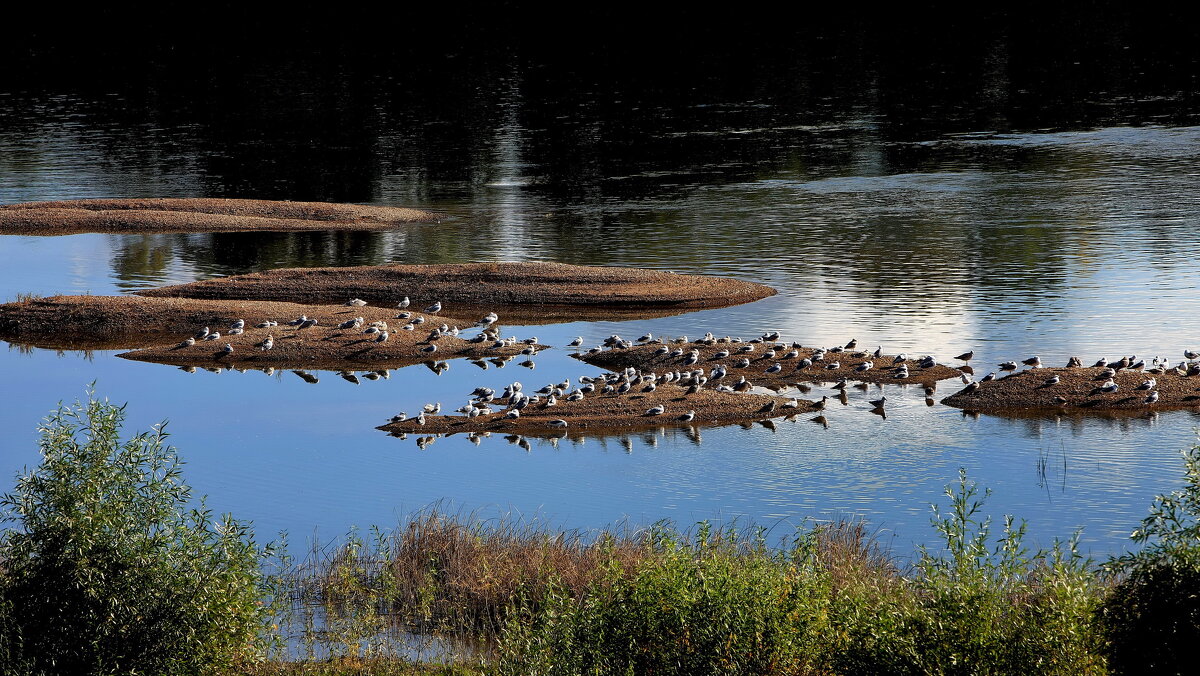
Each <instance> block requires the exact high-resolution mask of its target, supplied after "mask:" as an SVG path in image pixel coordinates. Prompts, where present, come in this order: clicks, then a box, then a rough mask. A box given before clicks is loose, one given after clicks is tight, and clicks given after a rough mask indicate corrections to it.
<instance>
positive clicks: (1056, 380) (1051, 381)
mask: <svg viewBox="0 0 1200 676" xmlns="http://www.w3.org/2000/svg"><path fill="white" fill-rule="evenodd" d="M1061 381H1062V378H1059V377H1058V375H1057V374H1056V375H1053V376H1050V377H1049V378H1047V379H1046V384H1047V385H1057V384H1059V383H1060V382H1061Z"/></svg>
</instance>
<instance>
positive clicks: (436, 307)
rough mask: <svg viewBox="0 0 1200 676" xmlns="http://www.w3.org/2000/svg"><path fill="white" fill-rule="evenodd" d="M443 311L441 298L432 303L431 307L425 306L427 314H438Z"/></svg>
mask: <svg viewBox="0 0 1200 676" xmlns="http://www.w3.org/2000/svg"><path fill="white" fill-rule="evenodd" d="M441 311H442V301H440V300H439V301H436V302H435V303H434V304H433V305H430V306H429V307H427V308H425V314H427V315H436V314H437V313H439V312H441Z"/></svg>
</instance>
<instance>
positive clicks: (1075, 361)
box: [1067, 357, 1083, 369]
mask: <svg viewBox="0 0 1200 676" xmlns="http://www.w3.org/2000/svg"><path fill="white" fill-rule="evenodd" d="M1082 366H1083V360H1082V359H1080V358H1079V357H1071V358H1070V359H1068V360H1067V368H1069V369H1077V368H1080V367H1082Z"/></svg>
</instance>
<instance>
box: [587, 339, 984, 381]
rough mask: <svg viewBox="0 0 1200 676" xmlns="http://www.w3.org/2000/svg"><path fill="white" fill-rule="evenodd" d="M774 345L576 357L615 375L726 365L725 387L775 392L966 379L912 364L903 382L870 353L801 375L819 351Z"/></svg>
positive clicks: (887, 360) (648, 348)
mask: <svg viewBox="0 0 1200 676" xmlns="http://www.w3.org/2000/svg"><path fill="white" fill-rule="evenodd" d="M746 345H753V347H754V351H753V352H746V353H741V352H738V350H739V349H741V348H742V347H744V346H746ZM772 345H775V343H745V342H743V343H717V344H716V345H701V344H699V343H696V342H695V341H693V342H689V343H686V344H677V343H670V344H667V345H666V347H668V348H670V349H671V350H675V349H677V348H681V349H682V350H683V352H684V354H683V356H672V355H670V354H658V351H659V349H660V348H662V347H663V345H661V344H651V345H635V346H633V347H630V348H625V349H622V348H617V349H605V350H604V351H603V352H600V353H598V354H594V355H589V354H586V353H576V354H573V355H572V356H574V357H575V358H577V359H580V360H582V361H585V362H587V363H589V364H592V365H593V366H599V367H600V368H605V369H610V370H615V369H623V368H627V367H630V366H632V367H634V368H637V369H640V370H643V371H663V370H667V369H670V370H687V369H698V368H703V369H704V370H705V371H706V372H711V370H712V368H713V367H714V366H716V365H718V364H723V365H725V367H726V370H727V371H728V375H726V376H725V378H724V379H723V380H722V381H721V382H724V383H726V384H729V385H732V384H733V383H734V382H736V381H737V380H738V379H739V377H741V376H745V378H746V380H748V381H750V383H752V384H754V385H757V386H761V387H771V388H776V387H783V386H787V385H789V384H791V383H821V382H834V381H837V380H838V379H840V378H845V379H846V380H850V381H859V382H866V383H884V384H893V385H912V384H916V385H926V386H932V385H934V384H935V383H937V382H938V381H939V380H945V379H947V378H958V377H960V376H961V375H962V372H961V371H959V370H958V369H955V368H951V367H949V366H943V365H941V364H936V365H934V366H933V367H932V368H927V369H923V368H921V367H920V366H918V360H915V359H909V360H907V361H906V362H905V363H906V364H908V368H909V372H908V373H909V375H908V377H907V378H897V377H896V375H895V372H894V370H893V361H892V360H893V359H894V357H893V356H891V355H883V356H881V357H879V358H873V357H871V356H870V355H869V354H868V353H866V352H858V351H846V352H840V353H827V354H826V355H825V361H824V362H816V363H814V364H813V365H812V366H809V367H807V368H804V369H799V368H797V367H798V365H799V362H800V361H801V360H802V359H806V358H811V357H812V354H813V351H814V350H815V349H816V348H811V347H800V348H796V351H797V352H799V355H797V356H796V357H792V358H785V355H786V354H787V353H788V352H790V351H791V350H792V347H791V343H783V344H781V345H782V347H776V348H775V350H774V351H775V353H776V355H775V357H767V356H766V353H767V351H768V350H769V349H771V347H772ZM693 349H694V350H697V351H699V353H700V359H699V360H698V361H697V362H696V363H695V364H694V365H690V366H689V365H687V363H686V362H687V361H688V353H689V352H690V351H691V350H693ZM723 350H728V351H729V352H730V355H729V356H728V357H723V358H722V357H717V354H718V353H720V352H721V351H723ZM741 359H749V360H750V365H749V366H746V367H738V366H737V364H738V362H739V361H740V360H741ZM866 361H872V362H874V364H875V366H874V367H873V368H871V369H870V370H868V371H857V370H855V367H856V366H858V365H859V364H862V363H863V362H866ZM833 362H838V363H839V365H840V366H839V368H836V369H829V368H826V367H827V366H829V365H830V364H831V363H833ZM775 364H779V365H780V366H782V370H780V371H779V372H778V373H773V374H772V373H766V370H767V369H768V368H770V367H771V366H773V365H775ZM896 366H898V364H896ZM709 384H710V385H711V384H712V383H711V382H710V383H709Z"/></svg>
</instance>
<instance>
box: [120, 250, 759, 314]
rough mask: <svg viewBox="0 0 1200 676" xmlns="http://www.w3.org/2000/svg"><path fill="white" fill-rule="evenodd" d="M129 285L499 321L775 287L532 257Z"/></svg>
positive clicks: (683, 302) (707, 301) (626, 310)
mask: <svg viewBox="0 0 1200 676" xmlns="http://www.w3.org/2000/svg"><path fill="white" fill-rule="evenodd" d="M139 293H140V295H143V296H153V297H167V296H176V297H188V298H206V299H234V298H237V299H243V298H248V299H257V300H277V301H289V302H300V303H328V302H341V301H343V300H344V299H346V298H350V297H357V298H362V299H363V300H366V301H368V302H370V303H373V304H378V305H385V306H388V307H392V306H395V304H396V302H397V301H399V300H400V299H401V298H403V297H405V296H407V297H409V298H410V299H411V300H412V307H416V308H422V307H426V306H427V305H429V304H431V303H433V302H434V301H441V302H442V303H443V304H444V305H445V307H446V311H447V312H458V313H459V314H460V315H462V314H465V312H466V310H469V311H471V312H472V313H479V311H480V310H482V313H486V312H488V311H493V310H494V311H496V312H497V313H500V315H501V321H505V320H506V319H507V320H508V321H514V320H516V319H517V318H523V317H525V316H530V317H535V318H536V317H540V316H544V315H546V314H555V313H557V314H558V315H560V316H562V317H563V318H564V320H566V321H576V320H580V319H601V318H606V317H612V316H623V317H624V316H629V315H630V313H633V314H635V315H637V314H638V313H641V314H647V313H648V314H652V315H653V314H672V313H673V312H678V311H686V310H688V309H699V308H715V307H726V306H729V305H737V304H740V303H748V302H750V301H754V300H759V299H761V298H766V297H767V296H772V295H774V294H775V293H776V291H775V290H774V289H772V288H770V287H768V286H763V285H761V284H755V283H752V282H744V281H741V280H736V279H729V278H725V277H708V276H702V275H681V274H675V273H671V272H664V271H660V270H642V269H638V268H621V267H594V266H582V265H567V264H563V263H543V262H534V263H465V264H448V265H378V266H360V267H345V268H287V269H280V270H270V271H267V272H258V273H252V274H247V275H236V276H232V277H222V278H219V279H210V280H205V281H200V282H192V283H189V284H179V285H176V286H167V287H162V288H158V289H149V290H146V291H141V292H139ZM459 308H463V309H464V310H460V309H459Z"/></svg>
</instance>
